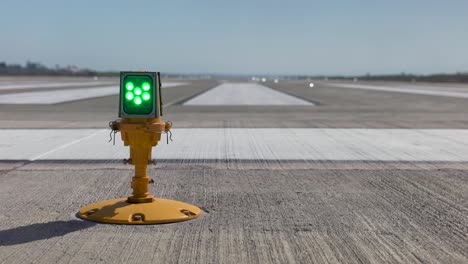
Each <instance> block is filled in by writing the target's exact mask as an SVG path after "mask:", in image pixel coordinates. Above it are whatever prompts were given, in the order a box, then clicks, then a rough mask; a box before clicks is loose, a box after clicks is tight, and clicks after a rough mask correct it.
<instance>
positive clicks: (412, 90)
mask: <svg viewBox="0 0 468 264" xmlns="http://www.w3.org/2000/svg"><path fill="white" fill-rule="evenodd" d="M330 85H331V86H333V87H339V88H352V89H364V90H376V91H385V92H397V93H408V94H424V95H434V96H446V97H457V98H468V91H467V92H454V91H443V90H439V91H438V90H436V89H443V87H434V86H431V87H428V88H430V89H422V88H423V87H421V88H420V87H415V86H400V87H391V86H380V85H367V84H366V85H363V84H345V83H333V84H330Z"/></svg>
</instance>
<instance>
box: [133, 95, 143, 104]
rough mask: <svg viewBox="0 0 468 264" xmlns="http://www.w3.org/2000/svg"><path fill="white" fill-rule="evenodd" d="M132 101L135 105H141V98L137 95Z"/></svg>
mask: <svg viewBox="0 0 468 264" xmlns="http://www.w3.org/2000/svg"><path fill="white" fill-rule="evenodd" d="M133 102H134V103H135V104H136V105H141V98H140V97H139V96H137V97H135V100H133Z"/></svg>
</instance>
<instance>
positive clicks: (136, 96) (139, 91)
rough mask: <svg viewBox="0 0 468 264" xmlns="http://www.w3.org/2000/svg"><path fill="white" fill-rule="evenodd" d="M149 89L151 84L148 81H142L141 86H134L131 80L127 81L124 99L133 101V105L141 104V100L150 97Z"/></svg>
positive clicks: (146, 99)
mask: <svg viewBox="0 0 468 264" xmlns="http://www.w3.org/2000/svg"><path fill="white" fill-rule="evenodd" d="M150 89H151V85H150V84H149V83H148V82H144V83H142V84H141V88H140V87H135V85H134V84H133V82H127V83H125V90H126V93H125V99H127V100H128V101H133V103H134V104H135V105H141V103H143V101H148V100H150V99H151V94H150V93H149V90H150Z"/></svg>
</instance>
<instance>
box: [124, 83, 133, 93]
mask: <svg viewBox="0 0 468 264" xmlns="http://www.w3.org/2000/svg"><path fill="white" fill-rule="evenodd" d="M125 88H127V90H129V91H131V90H133V83H132V82H128V83H127V84H125Z"/></svg>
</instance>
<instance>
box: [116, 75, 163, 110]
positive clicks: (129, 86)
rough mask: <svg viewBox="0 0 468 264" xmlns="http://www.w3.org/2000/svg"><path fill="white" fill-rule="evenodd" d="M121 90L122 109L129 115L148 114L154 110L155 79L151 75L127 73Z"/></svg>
mask: <svg viewBox="0 0 468 264" xmlns="http://www.w3.org/2000/svg"><path fill="white" fill-rule="evenodd" d="M121 91H122V92H121V103H122V104H123V109H122V110H123V112H125V113H126V114H127V115H147V114H151V113H152V112H153V111H154V106H155V102H154V96H155V95H154V79H153V78H152V76H151V75H143V74H141V75H136V74H135V75H130V74H129V75H126V76H125V77H124V78H123V82H122V90H121Z"/></svg>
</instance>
